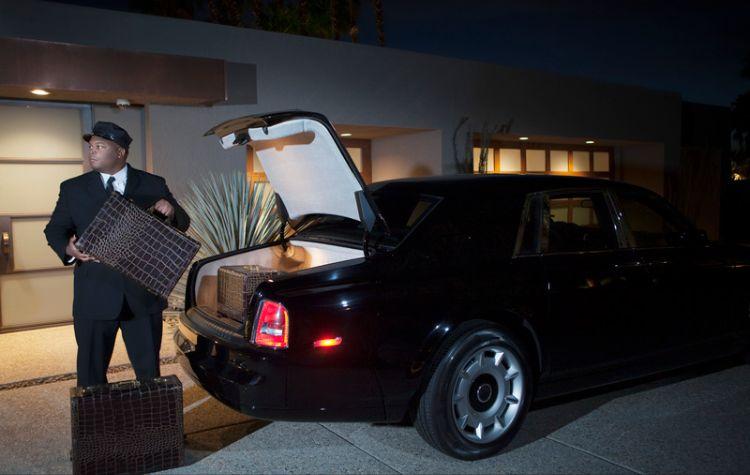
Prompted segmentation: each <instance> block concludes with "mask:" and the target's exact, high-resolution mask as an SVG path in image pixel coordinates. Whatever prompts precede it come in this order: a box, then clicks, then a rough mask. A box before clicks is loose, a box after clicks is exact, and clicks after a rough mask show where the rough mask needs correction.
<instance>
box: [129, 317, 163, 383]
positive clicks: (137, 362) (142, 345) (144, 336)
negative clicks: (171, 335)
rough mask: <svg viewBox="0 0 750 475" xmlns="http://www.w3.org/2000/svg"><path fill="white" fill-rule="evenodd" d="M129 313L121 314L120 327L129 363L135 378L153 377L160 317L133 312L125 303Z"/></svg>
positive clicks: (159, 346)
mask: <svg viewBox="0 0 750 475" xmlns="http://www.w3.org/2000/svg"><path fill="white" fill-rule="evenodd" d="M123 307H127V311H128V312H129V315H125V314H124V313H123V315H121V320H120V328H121V329H122V338H123V340H125V348H126V349H127V351H128V357H129V358H130V363H131V364H132V365H133V370H135V377H136V378H137V379H146V378H155V377H158V376H159V375H160V373H159V350H160V349H161V333H162V318H161V312H159V313H156V314H148V313H146V314H134V313H133V312H132V310H130V307H129V306H128V305H127V303H125V305H123Z"/></svg>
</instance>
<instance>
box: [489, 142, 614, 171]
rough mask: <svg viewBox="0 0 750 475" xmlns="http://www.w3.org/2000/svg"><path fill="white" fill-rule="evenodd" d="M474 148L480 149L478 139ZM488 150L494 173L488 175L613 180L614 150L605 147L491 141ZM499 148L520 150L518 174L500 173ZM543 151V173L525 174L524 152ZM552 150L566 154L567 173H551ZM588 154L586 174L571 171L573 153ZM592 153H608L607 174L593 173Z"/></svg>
mask: <svg viewBox="0 0 750 475" xmlns="http://www.w3.org/2000/svg"><path fill="white" fill-rule="evenodd" d="M474 147H475V148H477V147H481V143H480V141H479V140H478V139H474ZM489 148H491V149H493V151H494V152H493V153H494V157H495V160H494V165H495V171H493V172H488V173H509V174H514V175H526V174H528V175H570V176H587V177H597V178H606V179H608V180H614V179H615V149H614V147H609V146H605V145H571V144H557V143H546V142H545V143H541V142H528V141H523V142H507V141H501V140H493V141H491V142H490V144H489ZM501 148H513V149H520V150H521V171H520V172H501V171H500V168H501V161H500V149H501ZM528 149H532V150H544V161H545V164H544V165H545V166H544V168H545V171H544V172H527V171H526V150H528ZM552 150H563V151H566V152H567V153H568V171H567V172H553V171H552V170H551V164H550V153H551V151H552ZM574 151H578V152H588V154H589V170H590V171H587V172H574V171H571V170H572V169H573V152H574ZM594 152H607V153H609V171H607V172H595V171H594Z"/></svg>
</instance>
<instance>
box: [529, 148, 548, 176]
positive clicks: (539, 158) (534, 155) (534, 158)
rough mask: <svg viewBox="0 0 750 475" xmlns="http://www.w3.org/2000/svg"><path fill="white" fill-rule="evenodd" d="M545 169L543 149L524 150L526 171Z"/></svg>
mask: <svg viewBox="0 0 750 475" xmlns="http://www.w3.org/2000/svg"><path fill="white" fill-rule="evenodd" d="M546 170H547V169H546V164H545V159H544V150H526V171H527V172H544V171H546Z"/></svg>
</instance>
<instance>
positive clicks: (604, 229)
mask: <svg viewBox="0 0 750 475" xmlns="http://www.w3.org/2000/svg"><path fill="white" fill-rule="evenodd" d="M543 206H544V209H543V223H542V224H543V226H542V236H541V244H542V250H543V251H544V252H580V251H602V250H607V249H614V248H616V247H617V236H616V234H615V231H614V227H613V225H612V221H611V219H610V213H609V207H608V206H607V201H606V199H605V197H604V194H603V193H601V192H597V191H594V192H569V193H554V194H548V195H547V196H546V197H545V200H544V205H543Z"/></svg>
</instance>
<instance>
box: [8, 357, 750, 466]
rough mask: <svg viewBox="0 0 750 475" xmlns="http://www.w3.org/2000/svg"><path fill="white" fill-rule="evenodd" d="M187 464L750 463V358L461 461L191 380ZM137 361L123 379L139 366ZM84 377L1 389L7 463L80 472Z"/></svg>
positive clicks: (629, 393)
mask: <svg viewBox="0 0 750 475" xmlns="http://www.w3.org/2000/svg"><path fill="white" fill-rule="evenodd" d="M162 373H163V374H171V373H176V374H177V375H178V376H180V378H181V379H182V380H183V383H184V387H185V398H184V401H185V432H186V434H187V438H186V444H187V448H186V465H185V466H183V467H180V468H179V469H175V470H172V471H171V473H240V472H241V473H392V472H400V473H506V472H507V473H519V472H520V473H603V472H644V473H655V472H658V473H663V472H673V473H706V472H714V473H728V472H732V473H739V472H745V473H750V366H749V365H737V364H735V363H722V364H713V365H704V366H703V367H701V368H694V369H691V370H689V371H681V372H679V373H673V374H671V375H669V376H667V377H662V378H660V379H654V380H651V381H649V382H642V383H640V384H637V385H633V386H630V387H626V388H619V389H616V390H612V389H610V390H608V391H606V392H598V393H596V394H588V395H585V396H581V395H579V396H577V397H575V398H569V399H567V400H558V401H555V403H554V404H553V405H547V406H546V407H542V408H537V409H535V410H533V411H532V412H531V413H530V414H529V416H528V418H527V420H526V423H525V425H524V426H523V428H522V429H521V431H520V432H519V434H518V436H517V438H516V440H515V441H514V443H513V444H512V445H511V446H510V447H508V448H507V449H506V451H505V452H503V453H502V454H500V455H498V456H496V457H493V458H491V459H485V460H481V461H477V462H461V461H457V460H454V459H451V458H449V457H447V456H444V455H442V454H441V453H439V452H437V451H435V450H433V449H432V448H431V447H429V446H428V445H427V444H426V443H424V442H423V441H422V439H421V438H420V437H419V436H418V435H417V433H416V431H415V430H414V428H412V427H401V426H395V425H373V424H315V423H307V424H300V423H286V422H274V423H267V422H263V421H258V420H255V419H252V418H249V417H247V416H245V415H242V414H239V413H237V412H235V411H233V410H231V409H229V408H227V407H226V406H224V405H222V404H220V403H219V402H217V401H216V400H215V399H213V398H211V397H209V396H208V395H207V394H206V393H205V392H204V391H203V390H202V389H200V388H198V387H195V386H194V385H193V384H192V382H190V381H189V380H188V379H187V378H186V376H185V375H184V373H183V372H182V371H181V369H180V368H179V367H178V365H175V364H167V365H164V366H163V367H162ZM132 377H133V375H132V371H127V370H126V371H121V372H117V373H115V374H113V375H112V380H122V379H130V378H132ZM73 384H74V381H73V380H64V381H59V382H51V383H46V384H37V385H33V386H28V387H20V388H17V389H7V390H2V391H0V473H70V469H71V466H70V462H69V460H68V451H69V449H70V419H69V417H70V405H69V401H68V389H69V387H70V386H71V385H73Z"/></svg>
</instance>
